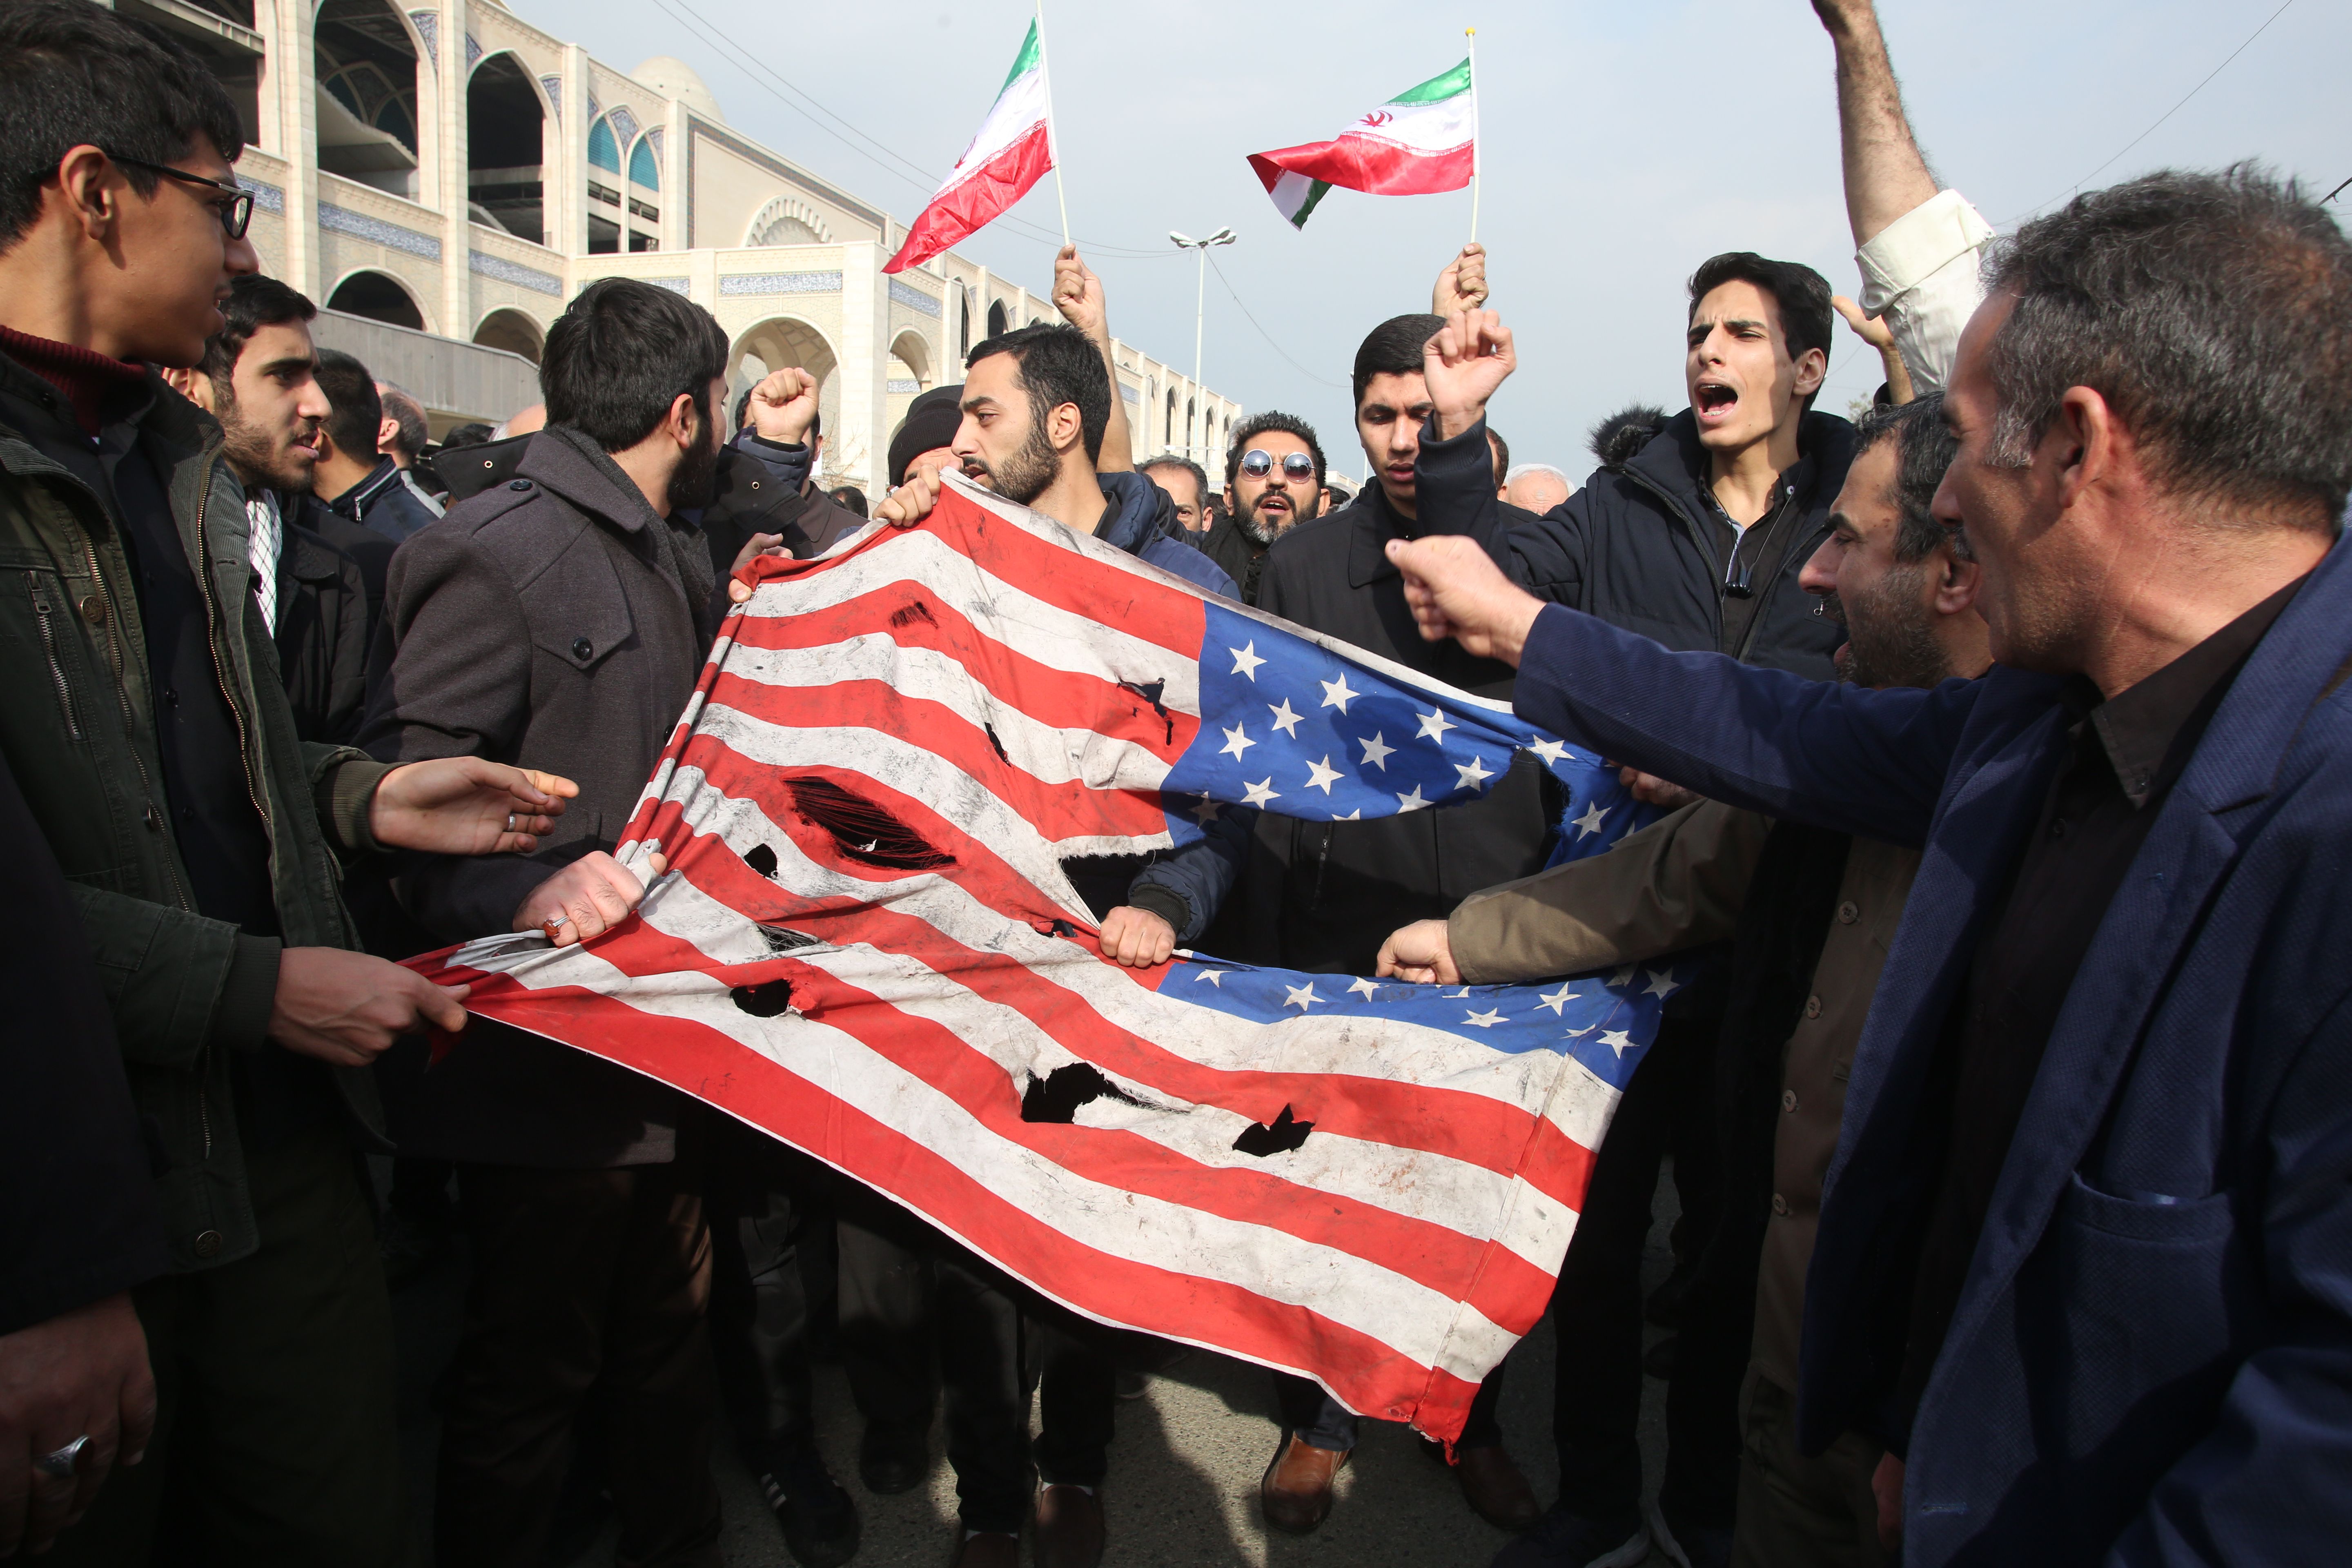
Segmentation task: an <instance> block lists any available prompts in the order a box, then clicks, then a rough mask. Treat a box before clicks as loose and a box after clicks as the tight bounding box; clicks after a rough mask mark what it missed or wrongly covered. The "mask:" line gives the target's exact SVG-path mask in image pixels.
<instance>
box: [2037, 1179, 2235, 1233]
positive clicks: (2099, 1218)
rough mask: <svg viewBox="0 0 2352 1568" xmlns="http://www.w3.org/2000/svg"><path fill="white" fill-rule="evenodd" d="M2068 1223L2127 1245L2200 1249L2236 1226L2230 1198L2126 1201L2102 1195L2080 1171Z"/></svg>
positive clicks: (2061, 1208) (2064, 1211)
mask: <svg viewBox="0 0 2352 1568" xmlns="http://www.w3.org/2000/svg"><path fill="white" fill-rule="evenodd" d="M2058 1215H2059V1218H2060V1219H2061V1220H2063V1221H2065V1222H2067V1223H2070V1224H2074V1225H2081V1226H2088V1227H2090V1228H2091V1229H2093V1230H2096V1231H2102V1232H2104V1233H2105V1234H2106V1235H2108V1236H2112V1237H2120V1238H2121V1239H2123V1240H2126V1241H2143V1242H2150V1243H2155V1244H2158V1245H2164V1244H2171V1245H2174V1246H2183V1247H2199V1246H2204V1245H2206V1244H2209V1243H2211V1242H2217V1241H2220V1240H2221V1239H2223V1238H2224V1237H2228V1235H2229V1234H2230V1232H2231V1228H2232V1226H2234V1224H2235V1219H2234V1217H2233V1216H2232V1215H2231V1212H2230V1194H2227V1193H2212V1194H2208V1195H2206V1196H2204V1197H2201V1198H2179V1199H2166V1198H2159V1197H2158V1196H2156V1195H2155V1194H2148V1195H2146V1196H2137V1197H2125V1196H2120V1195H2118V1194H2114V1193H2108V1192H2102V1191H2101V1190H2100V1189H2098V1188H2097V1187H2095V1186H2093V1185H2091V1184H2089V1183H2088V1182H2085V1181H2084V1180H2083V1177H2082V1173H2080V1172H2077V1173H2075V1174H2074V1177H2073V1178H2072V1179H2071V1180H2070V1181H2069V1182H2068V1183H2067V1186H2066V1194H2065V1196H2064V1197H2063V1199H2061V1200H2060V1202H2059V1205H2058Z"/></svg>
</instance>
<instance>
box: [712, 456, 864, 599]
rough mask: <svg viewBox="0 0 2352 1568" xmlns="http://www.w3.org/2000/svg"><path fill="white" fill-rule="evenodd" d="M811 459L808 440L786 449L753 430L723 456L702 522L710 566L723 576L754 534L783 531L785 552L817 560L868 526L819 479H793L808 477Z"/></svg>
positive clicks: (798, 558) (809, 559)
mask: <svg viewBox="0 0 2352 1568" xmlns="http://www.w3.org/2000/svg"><path fill="white" fill-rule="evenodd" d="M809 457H810V453H809V449H808V447H807V446H806V445H805V444H804V443H801V444H795V445H793V446H789V447H787V446H785V445H783V444H782V442H778V441H771V440H768V439H767V438H766V437H761V436H755V435H752V434H750V433H748V432H746V433H745V434H743V435H740V436H738V437H735V439H734V441H733V442H732V443H731V444H730V446H729V447H728V448H727V450H726V451H724V452H722V453H720V454H719V473H718V475H717V476H716V479H715V482H714V483H713V486H712V489H711V496H710V504H709V506H707V507H705V508H703V509H702V520H701V521H702V538H703V542H705V543H706V544H708V545H709V547H710V566H711V570H712V571H713V572H715V573H717V574H719V577H720V578H721V579H724V578H725V577H726V575H727V574H728V573H730V572H731V571H733V570H734V567H735V557H736V556H737V555H738V554H740V552H741V551H742V549H743V546H744V544H745V543H746V542H749V541H750V539H751V536H752V535H753V534H755V533H780V534H782V535H783V540H784V553H786V554H787V555H790V556H792V557H793V558H794V559H795V560H800V561H814V559H816V558H817V557H818V556H820V555H822V554H824V552H826V551H828V550H830V549H832V548H833V547H834V544H835V542H837V541H839V540H843V539H846V538H848V537H849V536H850V535H851V534H853V533H855V532H856V531H858V530H859V529H861V528H864V527H865V526H866V519H864V518H862V517H860V516H858V515H857V514H856V512H854V511H852V510H849V509H848V508H847V507H845V506H843V505H842V504H841V503H840V502H839V501H836V500H834V499H833V497H831V496H830V495H828V494H826V493H825V492H824V490H823V489H819V488H818V486H817V483H816V481H815V479H813V478H806V477H804V478H803V479H801V480H800V482H799V483H797V484H794V483H793V481H792V475H793V473H794V472H795V471H798V472H801V473H803V475H805V473H806V464H807V462H808V459H809ZM753 458H756V459H758V460H757V461H752V460H751V459H753Z"/></svg>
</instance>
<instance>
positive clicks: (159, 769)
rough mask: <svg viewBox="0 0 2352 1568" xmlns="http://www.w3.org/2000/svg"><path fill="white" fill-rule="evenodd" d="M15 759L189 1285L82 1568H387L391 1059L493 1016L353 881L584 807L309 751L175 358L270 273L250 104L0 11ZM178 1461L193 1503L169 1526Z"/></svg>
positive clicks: (165, 1319) (6, 662)
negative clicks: (199, 1552)
mask: <svg viewBox="0 0 2352 1568" xmlns="http://www.w3.org/2000/svg"><path fill="white" fill-rule="evenodd" d="M0 77H5V79H7V80H8V81H9V83H10V87H9V95H10V103H9V116H8V119H7V126H8V133H7V134H6V135H5V136H0V691H5V692H6V694H7V696H6V699H5V701H0V755H5V760H6V763H7V765H8V767H9V769H10V770H11V771H12V772H13V773H14V774H15V776H16V780H17V782H18V783H19V784H20V785H21V786H22V789H23V793H24V795H25V797H26V804H27V805H28V806H29V808H30V811H31V815H32V816H33V818H34V820H35V822H36V823H37V825H38V826H39V829H40V831H41V833H42V834H43V836H44V837H46V838H47V842H48V845H49V847H50V848H51V850H52V851H53V852H54V853H55V855H56V858H57V859H58V863H59V865H60V867H61V868H62V869H63V870H64V872H65V875H66V877H67V879H68V882H69V883H70V885H71V894H72V899H73V903H74V906H75V908H76V910H77V912H78V913H79V916H80V920H81V926H82V933H83V935H84V937H85V938H86V940H87V942H88V943H89V949H90V952H91V954H92V956H93V957H94V958H95V960H96V962H97V966H98V970H99V973H100V982H101V984H102V985H103V988H104V991H105V994H106V996H107V1000H108V1002H109V1004H110V1006H111V1008H112V1011H113V1016H114V1024H115V1031H116V1033H117V1035H118V1036H119V1037H120V1040H121V1050H122V1053H123V1057H124V1058H125V1065H126V1068H127V1069H128V1074H129V1079H130V1083H131V1095H132V1100H133V1102H134V1106H135V1110H136V1114H137V1116H138V1118H139V1120H140V1121H141V1123H142V1128H143V1130H144V1132H145V1142H146V1144H147V1147H148V1148H149V1151H150V1154H151V1158H152V1163H153V1164H154V1167H155V1170H156V1173H157V1176H156V1188H155V1193H154V1194H153V1196H152V1201H153V1202H155V1203H156V1205H158V1207H159V1208H160V1211H161V1217H162V1219H163V1230H164V1234H165V1239H166V1243H167V1246H168V1247H169V1254H170V1260H171V1265H172V1268H173V1272H171V1273H169V1274H166V1275H165V1276H163V1278H162V1279H155V1280H152V1281H150V1282H148V1283H147V1284H144V1285H141V1286H139V1287H138V1288H137V1289H134V1290H133V1291H131V1293H130V1294H131V1306H134V1307H135V1309H136V1313H137V1323H138V1327H139V1329H140V1330H142V1331H143V1333H144V1336H145V1339H146V1342H147V1346H148V1352H149V1355H150V1357H151V1359H152V1363H153V1366H154V1372H155V1375H156V1383H157V1385H158V1390H159V1394H160V1414H159V1417H158V1421H157V1425H156V1428H155V1436H154V1438H153V1442H152V1448H151V1452H150V1454H149V1457H148V1462H147V1463H146V1464H145V1465H143V1466H142V1467H141V1468H137V1469H134V1470H130V1471H128V1472H127V1473H124V1474H119V1475H117V1476H116V1477H115V1478H114V1479H113V1481H112V1482H111V1484H110V1486H109V1487H108V1489H107V1490H106V1491H105V1492H104V1494H103V1495H101V1496H100V1497H98V1499H97V1500H96V1505H95V1506H94V1507H91V1506H90V1505H89V1497H88V1495H87V1493H88V1492H89V1490H90V1488H88V1487H85V1488H83V1495H81V1496H80V1497H79V1498H78V1499H77V1502H78V1505H79V1507H82V1508H87V1509H88V1517H87V1518H86V1519H84V1520H83V1521H82V1522H81V1523H80V1524H79V1526H78V1527H76V1528H73V1529H70V1530H68V1531H67V1532H66V1534H65V1535H64V1536H62V1537H61V1538H60V1540H59V1542H58V1549H57V1554H56V1557H55V1558H54V1559H53V1561H63V1562H77V1561H90V1562H131V1561H141V1562H143V1561H144V1560H145V1559H146V1556H147V1545H148V1542H150V1541H151V1540H152V1539H153V1538H154V1537H155V1535H156V1533H157V1531H158V1530H159V1529H161V1530H163V1531H168V1533H169V1538H170V1539H172V1540H173V1541H174V1542H184V1543H187V1544H190V1545H192V1546H193V1545H195V1544H197V1543H200V1542H201V1543H204V1544H205V1545H208V1546H209V1548H210V1552H211V1554H212V1555H213V1556H214V1557H215V1558H216V1559H218V1560H220V1561H224V1562H269V1563H338V1564H342V1563H392V1562H394V1561H396V1560H397V1559H398V1558H399V1556H400V1555H401V1554H402V1552H403V1550H404V1547H403V1539H404V1531H403V1528H402V1521H401V1518H400V1508H401V1504H400V1488H399V1479H398V1464H397V1455H396V1452H395V1449H394V1433H393V1405H392V1386H391V1385H392V1378H391V1361H392V1352H391V1344H390V1321H389V1310H388V1306H387V1304H386V1301H385V1297H384V1290H383V1279H382V1275H381V1272H380V1270H379V1269H378V1268H377V1265H376V1261H375V1250H374V1247H373V1238H372V1237H371V1235H370V1207H369V1204H368V1201H367V1198H366V1195H365V1194H364V1192H363V1189H362V1181H363V1174H362V1166H361V1163H360V1160H359V1154H360V1152H361V1150H362V1149H365V1148H375V1149H382V1148H385V1147H388V1145H386V1144H385V1143H384V1142H383V1130H382V1118H381V1115H380V1112H379V1110H378V1108H377V1105H376V1101H375V1096H374V1090H373V1082H372V1080H371V1079H370V1077H369V1075H368V1073H367V1071H366V1064H367V1063H368V1062H370V1061H372V1060H373V1058H374V1057H375V1055H376V1054H377V1053H378V1052H380V1051H382V1050H383V1048H384V1047H386V1046H387V1045H389V1044H390V1043H391V1041H392V1040H393V1039H394V1037H396V1036H398V1035H399V1034H402V1033H406V1032H413V1031H415V1030H418V1029H422V1028H425V1027H428V1026H431V1027H439V1028H445V1029H455V1028H459V1027H462V1026H463V1025H464V1021H465V1015H464V1011H463V1009H462V1007H460V1006H459V1005H458V1004H459V1003H460V1002H462V1000H463V999H464V992H463V989H462V988H453V989H448V990H444V989H441V988H438V987H436V986H433V985H431V984H427V983H425V981H424V980H423V979H421V978H420V977H419V976H417V975H416V974H415V973H412V972H410V971H408V970H405V969H403V968H400V967H399V966H397V965H395V964H392V963H385V962H384V961H383V960H381V959H376V958H371V957H369V956H367V955H366V954H364V953H362V952H356V951H353V950H354V949H355V948H356V946H357V942H356V941H355V939H354V936H353V932H352V925H351V920H350V917H349V916H348V914H346V912H345V911H344V909H343V905H342V901H341V896H340V893H339V888H340V885H341V876H342V866H343V863H344V862H345V861H346V860H347V859H348V858H351V857H353V856H356V855H360V854H364V853H368V852H371V851H373V850H376V849H379V848H386V847H408V848H417V849H429V850H437V851H440V852H442V853H485V852H489V851H494V850H513V849H521V848H528V847H530V846H531V845H532V844H534V843H535V842H536V838H535V835H536V834H538V833H541V832H544V831H545V830H546V829H547V828H549V827H550V826H552V824H553V817H554V815H555V814H556V813H559V812H561V811H562V803H561V800H560V799H559V798H558V796H559V795H563V794H570V793H572V788H571V786H570V785H569V784H567V783H565V782H564V781H561V780H555V779H551V778H548V777H547V776H545V775H541V774H531V773H526V772H524V771H522V770H520V769H516V768H510V767H499V766H497V765H495V764H489V763H481V762H478V761H477V760H474V759H457V760H453V762H451V763H425V764H419V765H412V766H410V767H405V768H392V767H387V766H384V765H382V764H379V763H374V762H373V761H371V760H369V759H368V758H367V757H366V756H365V755H364V754H363V753H361V752H355V751H352V750H348V749H343V748H337V747H330V746H322V745H314V744H307V743H305V742H302V741H300V740H299V737H298V736H297V734H296V732H295V728H294V721H293V716H292V713H291V710H289V707H288V704H287V700H286V696H285V692H284V690H283V689H282V686H281V684H280V682H279V680H278V668H277V663H276V658H275V655H274V653H273V651H272V648H271V644H270V639H269V635H268V624H267V621H266V620H265V618H264V616H263V614H262V611H261V607H260V606H259V605H257V603H256V601H255V591H256V574H255V572H254V570H253V566H252V563H251V553H252V550H251V547H252V539H251V537H250V534H249V531H248V520H247V498H246V496H245V494H244V492H243V491H242V489H240V488H239V487H238V485H237V483H236V479H235V478H234V476H233V475H232V473H231V472H230V470H229V468H228V467H227V465H226V462H225V461H224V459H223V456H222V447H223V436H222V432H221V427H220V426H219V425H218V424H216V423H215V421H214V420H213V419H212V418H211V416H208V415H205V414H204V413H202V412H200V411H199V410H197V409H196V408H195V407H194V405H191V404H190V403H188V402H187V401H186V400H185V399H184V398H182V397H181V396H180V395H178V394H176V393H174V392H173V391H172V390H170V389H169V388H168V387H166V386H165V385H164V384H163V382H162V380H161V379H160V377H159V376H158V375H157V374H156V371H155V369H154V366H156V365H168V366H184V365H191V364H194V363H196V362H197V360H198V358H199V357H200V355H201V354H202V353H203V351H204V345H205V338H206V336H207V335H209V334H210V333H212V332H214V331H217V330H218V329H219V327H220V325H221V316H220V313H219V311H218V310H216V309H215V300H217V299H219V298H221V297H223V296H224V295H225V294H226V290H227V286H228V283H229V281H230V279H231V278H232V277H233V276H235V275H237V274H241V273H247V272H251V271H254V270H256V268H257V258H256V256H255V253H254V250H253V247H251V246H250V245H249V244H248V243H247V241H246V240H245V238H244V232H245V226H246V223H247V220H248V218H249V216H250V204H251V197H250V196H249V195H246V194H244V193H242V192H240V191H239V189H238V187H237V186H236V184H235V181H234V177H233V174H232V172H231V169H230V163H229V160H230V159H231V158H233V157H234V156H235V155H236V153H238V152H240V151H242V143H241V141H240V138H239V135H238V131H237V121H236V115H235V112H234V110H232V108H231V106H230V104H229V101H228V100H227V98H226V94H225V93H224V92H223V90H222V89H221V88H220V86H219V84H218V83H217V81H215V79H214V78H213V77H212V76H211V75H210V74H209V73H208V72H207V71H206V70H205V68H204V67H203V66H201V65H200V64H199V63H197V62H196V61H195V60H194V59H193V58H191V57H189V56H188V55H186V54H185V53H184V51H182V50H180V49H179V48H178V47H176V46H174V45H173V44H171V43H169V42H168V41H167V40H166V39H165V38H164V37H163V36H162V35H160V34H156V33H153V32H151V31H148V30H147V29H145V28H143V27H142V26H139V25H137V24H135V23H131V22H127V21H125V20H123V19H121V18H120V17H118V16H115V15H114V14H113V13H111V12H110V11H107V10H105V9H103V8H100V7H98V6H92V5H79V4H74V3H72V0H37V3H34V4H26V5H16V6H11V7H9V8H8V9H7V10H6V12H5V14H0ZM0 1092H5V1087H4V1086H0ZM30 1196H31V1197H34V1198H37V1194H31V1195H30ZM10 1198H11V1201H26V1194H10ZM0 1363H5V1344H0ZM19 1374H22V1375H26V1376H30V1377H33V1378H36V1379H37V1378H38V1377H40V1376H41V1375H43V1369H41V1368H39V1367H31V1368H19V1367H16V1366H13V1365H9V1364H0V1383H5V1382H9V1381H11V1380H12V1379H13V1378H15V1377H16V1376H17V1375H19ZM72 1419H73V1417H72V1415H71V1414H70V1413H58V1414H52V1415H46V1416H44V1417H42V1418H41V1420H39V1421H35V1422H33V1423H31V1424H29V1434H28V1435H29V1442H30V1458H31V1460H32V1465H33V1468H34V1470H35V1474H36V1484H37V1485H38V1484H48V1483H49V1482H50V1481H51V1480H53V1479H59V1478H64V1479H71V1478H73V1477H74V1476H75V1475H76V1474H77V1473H78V1472H79V1469H80V1468H82V1467H84V1466H89V1467H90V1468H91V1469H92V1470H93V1472H98V1473H102V1470H103V1468H104V1465H105V1463H106V1462H109V1461H110V1460H111V1459H112V1458H113V1457H114V1456H113V1455H112V1454H111V1452H109V1451H107V1450H108V1449H110V1447H111V1445H112V1444H113V1442H114V1441H115V1439H114V1437H113V1436H112V1435H111V1434H112V1432H113V1431H114V1428H113V1427H112V1426H111V1425H108V1426H106V1427H105V1429H104V1430H103V1431H100V1430H98V1429H96V1428H85V1429H84V1430H83V1431H79V1432H77V1431H71V1430H67V1429H65V1426H68V1425H71V1424H72ZM42 1421H46V1422H47V1423H48V1425H47V1426H46V1427H45V1426H43V1425H42ZM60 1423H62V1424H63V1425H60ZM175 1428H176V1429H175ZM84 1436H88V1437H89V1439H90V1441H89V1443H78V1442H77V1439H79V1438H81V1437H84ZM21 1454H22V1450H21V1449H20V1457H18V1458H15V1459H14V1461H13V1464H12V1468H14V1466H16V1465H22V1464H24V1463H25V1462H26V1460H25V1458H23V1457H21ZM123 1458H125V1459H126V1460H129V1459H131V1458H133V1456H131V1455H127V1454H126V1455H124V1456H123ZM159 1458H163V1459H165V1460H166V1461H167V1462H168V1465H169V1467H170V1468H173V1469H175V1470H178V1469H181V1468H185V1471H186V1473H184V1474H182V1475H180V1476H179V1477H178V1479H177V1480H176V1482H175V1483H174V1485H173V1488H172V1492H173V1496H174V1500H175V1501H174V1507H175V1508H177V1507H178V1506H179V1504H178V1500H179V1499H185V1500H187V1501H186V1505H185V1509H184V1517H182V1516H181V1514H179V1513H175V1514H174V1515H173V1517H171V1518H170V1519H168V1520H166V1521H163V1522H162V1523H161V1524H160V1525H159V1512H160V1511H161V1510H162V1508H163V1496H164V1492H165V1488H164V1486H163V1471H164V1470H165V1468H166V1464H165V1463H159V1462H157V1461H158V1459H159ZM20 1473H21V1472H20ZM10 1479H14V1478H10Z"/></svg>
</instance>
